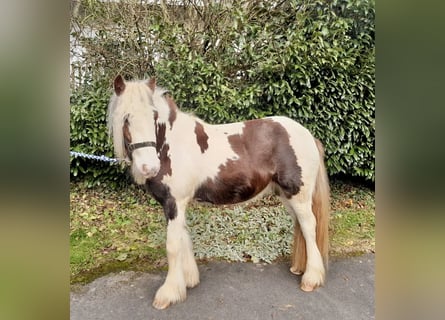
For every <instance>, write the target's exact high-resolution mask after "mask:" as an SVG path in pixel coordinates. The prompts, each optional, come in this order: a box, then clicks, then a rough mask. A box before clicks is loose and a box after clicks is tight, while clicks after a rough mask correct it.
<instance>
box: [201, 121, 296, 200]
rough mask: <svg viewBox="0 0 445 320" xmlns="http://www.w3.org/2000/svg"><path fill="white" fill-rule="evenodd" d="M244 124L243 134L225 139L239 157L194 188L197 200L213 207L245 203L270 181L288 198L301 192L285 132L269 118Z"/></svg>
mask: <svg viewBox="0 0 445 320" xmlns="http://www.w3.org/2000/svg"><path fill="white" fill-rule="evenodd" d="M244 125H245V126H244V129H243V132H242V134H236V135H230V136H228V142H229V143H230V145H231V147H232V149H233V151H234V152H235V153H236V154H237V155H238V157H239V158H238V159H237V160H231V159H229V160H227V162H226V163H225V164H221V165H220V166H219V172H218V175H217V176H216V177H214V178H213V179H212V178H208V179H207V180H206V181H205V182H204V183H203V184H202V185H201V186H200V187H199V188H198V189H197V191H196V192H195V198H196V199H197V200H200V201H205V202H210V203H214V204H234V203H238V202H242V201H246V200H249V199H251V198H252V197H254V196H256V195H257V194H259V193H260V192H261V191H262V190H263V189H264V188H265V187H266V186H267V185H268V184H269V183H270V182H272V181H273V182H275V183H276V184H278V185H279V186H280V187H281V190H282V191H283V194H284V195H285V196H286V197H288V198H290V197H292V196H293V195H295V194H297V193H298V192H299V191H300V187H301V186H302V185H303V182H302V180H301V168H300V166H299V165H298V163H297V158H296V156H295V152H294V150H293V148H292V147H291V145H290V142H289V134H288V133H287V131H286V129H285V128H284V127H283V126H282V125H281V124H280V123H278V122H275V121H273V120H271V119H259V120H251V121H246V122H245V123H244Z"/></svg>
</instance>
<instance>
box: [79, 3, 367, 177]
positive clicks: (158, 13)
mask: <svg viewBox="0 0 445 320" xmlns="http://www.w3.org/2000/svg"><path fill="white" fill-rule="evenodd" d="M175 3H176V4H178V3H182V4H183V5H179V4H178V5H171V6H168V7H166V6H163V5H159V6H158V5H148V4H147V5H141V4H135V3H134V2H131V1H130V2H125V4H123V5H121V3H119V6H118V5H117V4H113V3H100V2H95V1H86V2H85V5H84V7H83V8H84V12H83V15H82V19H80V18H78V19H73V30H74V31H75V32H74V33H73V36H74V37H75V38H76V39H77V40H78V41H79V43H81V44H82V45H83V46H84V47H85V48H86V51H87V52H88V54H86V55H84V56H85V57H86V58H84V59H85V61H86V62H87V63H90V64H92V65H94V68H90V69H89V71H88V77H90V78H92V79H102V81H105V83H108V84H109V83H111V80H112V79H113V78H114V77H115V75H116V74H118V73H121V74H124V75H125V76H126V77H127V78H144V77H147V76H152V75H156V76H157V77H158V82H159V83H160V84H161V85H163V86H165V87H167V88H168V89H170V90H171V91H172V93H173V96H174V98H175V99H176V101H177V103H178V105H179V106H180V107H182V108H183V109H186V110H190V111H193V112H194V113H195V114H196V115H198V116H199V117H201V118H203V119H204V120H206V121H208V122H211V123H222V122H232V121H239V120H244V119H252V118H259V117H264V116H270V115H279V114H280V115H286V116H288V117H291V118H293V119H295V120H297V121H299V122H300V123H302V124H303V125H305V126H306V127H307V128H308V129H309V130H310V131H311V132H312V133H313V134H314V135H315V136H316V137H317V138H319V139H320V140H321V141H322V142H323V143H324V145H325V148H326V156H327V166H328V171H329V173H330V174H331V175H333V174H337V173H346V174H348V175H351V176H359V177H364V178H365V179H368V180H374V161H375V160H374V141H375V133H374V130H375V106H374V102H375V95H374V83H375V76H374V68H375V62H374V53H375V49H374V14H375V10H374V6H375V5H374V1H373V0H371V1H367V0H333V1H327V0H325V1H322V0H319V1H313V0H311V1H304V0H300V1H284V2H282V3H281V4H279V5H277V4H275V2H269V1H263V2H261V3H258V2H255V1H241V2H240V1H233V3H231V5H226V4H224V3H227V2H224V3H213V4H206V5H203V4H201V5H199V6H196V5H195V6H193V5H192V4H193V3H195V2H194V1H182V2H178V1H176V2H175ZM80 21H81V23H80ZM94 28H96V29H97V30H99V31H98V32H97V34H96V37H88V36H85V32H84V30H86V29H94ZM83 80H85V77H84V78H83ZM81 83H82V82H81ZM83 83H85V81H84V82H83ZM81 87H82V86H81ZM108 87H109V85H104V86H103V88H102V90H103V91H101V92H99V93H98V94H99V95H102V94H103V96H102V97H105V96H106V89H107V88H108ZM95 90H99V88H97V89H95ZM73 91H74V92H77V91H78V89H76V87H75V86H74V85H73ZM89 92H91V94H92V97H91V99H93V100H94V98H93V97H94V96H95V94H96V92H95V91H94V89H91V90H89ZM78 96H79V95H77V93H76V97H78ZM85 99H86V100H88V99H90V98H85ZM91 99H90V100H91ZM107 99H108V97H107V98H106V99H105V98H104V100H100V99H98V100H100V101H98V103H101V104H102V103H103V106H102V108H103V109H105V108H106V100H107ZM76 101H77V100H76V99H73V105H74V106H82V105H83V103H77V102H76ZM99 109H100V108H99ZM75 112H79V111H75ZM96 117H97V118H96ZM93 118H94V119H95V120H94V121H102V120H99V116H98V115H96V116H95V115H94V112H93V114H92V115H91V118H89V119H91V120H93ZM96 124H97V123H96ZM85 126H86V124H85V125H83V127H85ZM95 128H96V129H97V130H99V126H95ZM96 129H95V130H96ZM72 130H73V128H72ZM79 131H81V130H79ZM92 132H95V131H94V130H93V131H92ZM96 137H97V138H98V139H101V137H100V134H99V133H98V132H96V136H94V133H93V135H91V136H90V137H89V138H90V139H96ZM101 141H102V140H101ZM72 142H74V141H73V137H72ZM73 145H76V146H78V147H79V148H83V147H82V146H81V140H80V139H77V140H76V143H73ZM99 145H100V146H101V147H103V148H104V149H102V150H103V152H105V151H109V150H110V149H107V148H108V146H107V148H105V147H106V145H105V144H102V143H100V144H99ZM96 151H98V152H99V150H98V149H97V150H96ZM91 152H93V150H92V151H91ZM75 167H76V166H74V168H75ZM78 171H79V169H78ZM87 171H88V170H87ZM72 173H73V166H72ZM107 174H108V173H107Z"/></svg>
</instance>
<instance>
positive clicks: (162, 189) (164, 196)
mask: <svg viewBox="0 0 445 320" xmlns="http://www.w3.org/2000/svg"><path fill="white" fill-rule="evenodd" d="M156 120H157V117H156ZM155 126H156V151H157V153H158V156H159V160H160V162H161V168H160V170H159V172H158V174H157V175H156V176H155V177H154V178H152V179H147V181H146V182H145V187H146V189H147V191H148V192H150V193H151V194H152V195H153V197H154V198H155V199H156V200H157V201H158V202H159V203H160V204H161V205H162V207H163V209H164V215H165V218H166V219H167V220H173V219H175V218H176V216H177V214H178V210H177V207H176V201H175V198H174V197H173V196H172V195H171V193H170V188H169V187H168V186H167V185H166V184H164V183H162V179H163V177H164V176H165V175H166V174H168V175H170V176H171V175H172V167H171V160H170V157H169V156H168V151H169V150H170V146H169V145H168V143H166V138H165V132H166V125H165V123H157V121H155Z"/></svg>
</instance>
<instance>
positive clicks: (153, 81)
mask: <svg viewBox="0 0 445 320" xmlns="http://www.w3.org/2000/svg"><path fill="white" fill-rule="evenodd" d="M147 86H148V87H149V88H150V89H151V91H155V89H156V78H155V77H153V78H150V79H149V80H148V82H147Z"/></svg>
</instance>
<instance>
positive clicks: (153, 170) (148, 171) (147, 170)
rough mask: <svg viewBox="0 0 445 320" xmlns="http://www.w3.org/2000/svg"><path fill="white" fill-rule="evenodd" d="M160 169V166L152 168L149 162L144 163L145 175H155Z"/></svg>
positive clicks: (143, 172) (143, 171)
mask: <svg viewBox="0 0 445 320" xmlns="http://www.w3.org/2000/svg"><path fill="white" fill-rule="evenodd" d="M158 171H159V168H157V167H154V168H150V167H149V166H148V165H147V164H143V165H142V174H143V175H145V176H155V175H156V174H157V173H158Z"/></svg>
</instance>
